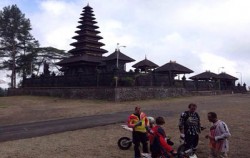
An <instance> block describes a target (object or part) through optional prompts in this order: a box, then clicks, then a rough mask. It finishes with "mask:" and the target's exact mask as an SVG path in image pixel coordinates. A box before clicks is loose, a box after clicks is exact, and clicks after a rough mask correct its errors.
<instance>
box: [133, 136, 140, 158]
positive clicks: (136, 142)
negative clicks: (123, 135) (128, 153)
mask: <svg viewBox="0 0 250 158" xmlns="http://www.w3.org/2000/svg"><path fill="white" fill-rule="evenodd" d="M133 143H134V152H135V158H140V157H141V153H140V149H139V147H140V135H139V134H138V132H133Z"/></svg>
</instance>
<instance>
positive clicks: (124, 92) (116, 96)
mask: <svg viewBox="0 0 250 158" xmlns="http://www.w3.org/2000/svg"><path fill="white" fill-rule="evenodd" d="M223 93H231V91H228V92H226V91H224V92H223ZM217 94H221V93H220V92H216V91H200V92H199V91H195V92H190V91H187V90H186V89H184V88H164V87H119V88H105V87H102V88H45V87H44V88H16V89H9V90H8V95H9V96H14V95H34V96H53V97H63V98H71V99H74V98H76V99H90V100H109V101H134V100H145V99H163V98H171V97H181V96H193V95H217Z"/></svg>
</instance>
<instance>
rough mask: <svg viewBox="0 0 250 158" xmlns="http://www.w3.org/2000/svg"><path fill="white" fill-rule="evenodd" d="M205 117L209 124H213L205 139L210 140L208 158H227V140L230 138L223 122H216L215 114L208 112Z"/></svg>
mask: <svg viewBox="0 0 250 158" xmlns="http://www.w3.org/2000/svg"><path fill="white" fill-rule="evenodd" d="M207 117H208V120H209V122H212V123H213V125H212V127H211V128H210V133H209V134H208V135H206V138H207V139H209V140H210V141H209V145H210V155H209V158H227V157H228V155H227V153H228V151H229V143H228V138H229V137H230V136H231V134H230V132H229V129H228V127H227V125H226V123H225V122H223V121H221V120H218V118H217V114H216V113H215V112H209V113H208V115H207Z"/></svg>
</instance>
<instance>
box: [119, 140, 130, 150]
mask: <svg viewBox="0 0 250 158" xmlns="http://www.w3.org/2000/svg"><path fill="white" fill-rule="evenodd" d="M117 144H118V146H119V148H120V149H121V150H128V149H129V148H130V147H131V145H132V140H131V139H130V138H128V137H121V138H120V139H119V140H118V142H117Z"/></svg>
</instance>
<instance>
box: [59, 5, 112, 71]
mask: <svg viewBox="0 0 250 158" xmlns="http://www.w3.org/2000/svg"><path fill="white" fill-rule="evenodd" d="M81 15H82V17H81V18H80V21H79V22H78V23H80V25H79V26H77V28H78V29H79V30H77V31H75V33H77V35H76V36H74V37H73V39H75V40H76V42H74V43H72V44H71V46H74V47H75V48H73V49H71V50H70V51H69V53H71V54H72V56H71V57H70V58H68V59H64V60H62V61H60V62H59V63H58V65H59V66H61V67H62V71H63V72H64V74H65V75H75V74H78V73H83V74H93V73H95V72H96V69H97V68H98V66H99V65H100V64H101V62H102V60H103V54H104V53H107V51H106V50H104V49H102V48H101V47H102V46H104V44H103V43H101V42H99V40H101V39H102V37H101V36H99V35H98V34H99V33H100V31H97V29H98V28H99V27H98V26H96V23H97V22H96V21H95V17H94V14H93V10H92V8H91V7H90V6H89V5H87V6H86V7H84V8H83V12H82V14H81Z"/></svg>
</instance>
